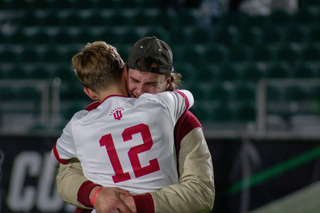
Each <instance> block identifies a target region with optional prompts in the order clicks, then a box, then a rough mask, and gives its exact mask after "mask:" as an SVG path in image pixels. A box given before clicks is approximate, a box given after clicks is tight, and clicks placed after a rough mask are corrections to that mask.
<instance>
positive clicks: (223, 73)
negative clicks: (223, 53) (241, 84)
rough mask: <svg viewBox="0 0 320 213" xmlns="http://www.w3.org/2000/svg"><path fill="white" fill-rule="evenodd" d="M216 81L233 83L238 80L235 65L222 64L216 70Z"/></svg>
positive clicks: (237, 71)
mask: <svg viewBox="0 0 320 213" xmlns="http://www.w3.org/2000/svg"><path fill="white" fill-rule="evenodd" d="M216 76H217V80H222V81H235V80H239V79H240V73H239V68H238V67H237V66H236V65H235V64H224V65H222V66H220V67H219V68H218V69H217V75H216Z"/></svg>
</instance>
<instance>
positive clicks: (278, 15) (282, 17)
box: [268, 9, 292, 26]
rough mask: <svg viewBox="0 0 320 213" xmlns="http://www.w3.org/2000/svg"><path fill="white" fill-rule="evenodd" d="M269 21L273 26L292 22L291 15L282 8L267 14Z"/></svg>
mask: <svg viewBox="0 0 320 213" xmlns="http://www.w3.org/2000/svg"><path fill="white" fill-rule="evenodd" d="M268 18H269V20H268V21H269V23H270V24H271V25H273V26H286V25H287V24H288V23H291V22H292V17H291V16H290V15H289V13H288V12H287V11H285V10H283V9H275V10H273V11H272V12H271V13H270V15H269V16H268Z"/></svg>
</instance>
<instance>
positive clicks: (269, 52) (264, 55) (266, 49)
mask: <svg viewBox="0 0 320 213" xmlns="http://www.w3.org/2000/svg"><path fill="white" fill-rule="evenodd" d="M274 58H275V56H274V51H273V49H272V48H271V47H270V46H269V45H267V44H261V45H260V46H257V47H256V48H254V49H253V51H252V60H253V61H256V62H268V61H272V60H273V59H274Z"/></svg>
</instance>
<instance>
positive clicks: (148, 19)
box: [129, 11, 153, 26]
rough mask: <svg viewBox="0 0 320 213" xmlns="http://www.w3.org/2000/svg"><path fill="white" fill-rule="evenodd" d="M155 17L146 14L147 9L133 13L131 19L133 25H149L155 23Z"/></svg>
mask: <svg viewBox="0 0 320 213" xmlns="http://www.w3.org/2000/svg"><path fill="white" fill-rule="evenodd" d="M152 18H153V17H152V16H150V15H148V14H146V12H145V11H138V12H137V14H135V15H133V17H132V19H130V22H129V23H130V24H131V25H133V26H149V25H152V23H153V19H152Z"/></svg>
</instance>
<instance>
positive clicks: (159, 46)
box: [127, 36, 174, 75]
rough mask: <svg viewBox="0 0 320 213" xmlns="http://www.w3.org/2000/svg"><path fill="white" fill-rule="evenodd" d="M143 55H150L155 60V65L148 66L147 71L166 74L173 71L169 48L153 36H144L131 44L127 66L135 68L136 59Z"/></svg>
mask: <svg viewBox="0 0 320 213" xmlns="http://www.w3.org/2000/svg"><path fill="white" fill-rule="evenodd" d="M143 57H151V58H153V59H155V60H156V62H157V67H155V68H151V67H150V69H149V70H148V72H153V73H157V74H163V75H168V74H170V73H172V72H173V71H174V69H173V66H172V62H173V55H172V50H171V48H170V47H169V45H168V44H167V43H165V42H164V41H162V40H160V39H158V38H157V37H155V36H152V37H144V38H142V39H140V40H139V41H137V42H136V43H135V44H134V45H133V47H132V48H131V50H130V52H129V58H128V63H127V64H128V68H131V69H137V61H138V60H139V58H143Z"/></svg>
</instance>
